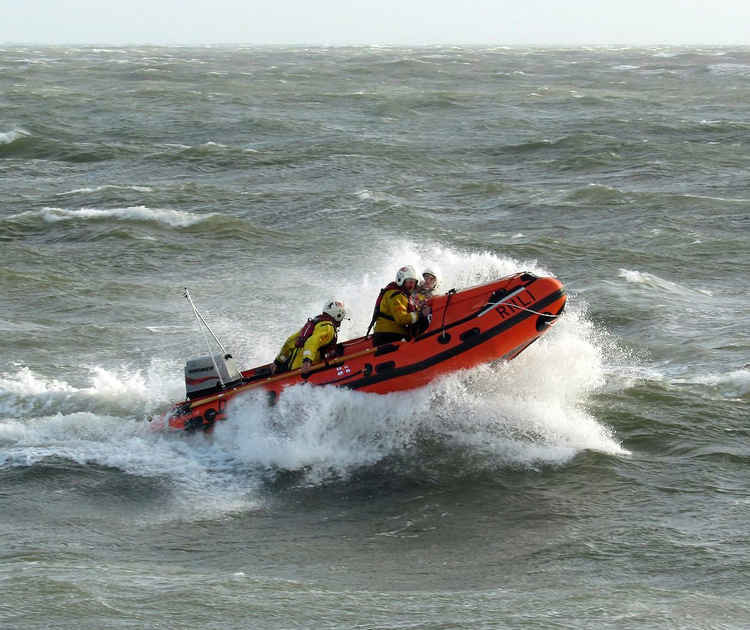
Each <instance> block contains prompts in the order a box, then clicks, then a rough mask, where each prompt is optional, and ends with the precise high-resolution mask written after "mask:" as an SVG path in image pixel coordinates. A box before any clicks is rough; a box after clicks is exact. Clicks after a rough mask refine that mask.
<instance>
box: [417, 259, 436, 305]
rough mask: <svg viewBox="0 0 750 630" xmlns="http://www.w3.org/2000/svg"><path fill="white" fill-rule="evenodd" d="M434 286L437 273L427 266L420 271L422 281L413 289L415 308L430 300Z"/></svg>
mask: <svg viewBox="0 0 750 630" xmlns="http://www.w3.org/2000/svg"><path fill="white" fill-rule="evenodd" d="M435 287H437V274H436V273H435V272H434V271H433V270H432V269H430V268H427V269H425V270H424V271H423V272H422V282H420V283H419V284H418V285H417V288H416V289H414V295H413V298H414V304H415V305H416V307H417V309H421V307H422V306H423V305H424V304H426V303H427V302H429V301H430V299H431V298H432V294H433V293H434V291H435Z"/></svg>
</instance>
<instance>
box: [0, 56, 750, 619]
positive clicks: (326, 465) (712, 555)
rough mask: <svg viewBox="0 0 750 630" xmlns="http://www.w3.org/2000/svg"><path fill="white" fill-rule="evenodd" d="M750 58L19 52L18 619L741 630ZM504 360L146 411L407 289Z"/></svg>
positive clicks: (351, 331)
mask: <svg viewBox="0 0 750 630" xmlns="http://www.w3.org/2000/svg"><path fill="white" fill-rule="evenodd" d="M749 172H750V49H742V48H731V49H730V48H704V49H697V48H691V49H686V48H668V47H661V48H649V49H637V48H616V49H615V48H612V49H607V48H599V49H583V48H577V49H551V48H550V49H524V48H464V47H435V48H389V47H381V48H375V47H366V48H309V49H308V48H253V47H244V48H243V47H233V48H230V47H225V48H220V47H216V48H146V47H140V48H134V47H131V48H93V47H85V48H80V47H79V48H72V47H55V48H42V47H15V46H5V47H4V48H0V592H1V593H2V596H0V626H2V627H4V628H18V629H32V628H39V629H41V628H44V629H46V628H76V629H89V628H91V629H94V628H96V629H98V628H217V629H219V628H221V629H226V628H259V629H264V630H265V629H267V630H277V629H278V630H281V629H291V628H315V629H320V628H329V629H349V628H363V629H364V628H368V629H370V628H377V629H393V630H396V629H407V628H408V629H417V628H419V629H425V630H426V629H430V630H432V629H467V630H468V629H471V630H476V629H481V628H485V629H496V628H538V629H544V630H547V629H549V628H587V629H588V628H617V629H623V628H658V629H663V628H721V629H735V628H736V629H739V628H747V627H748V626H750V602H749V601H748V593H750V586H749V585H750V533H749V531H750V527H749V526H748V521H749V520H750V426H749V420H750V418H749V414H748V402H749V400H750V352H749V349H750V334H749V332H748V331H749V330H750V308H749V303H748V284H749V283H748V275H749V274H750V178H749V177H748V173H749ZM407 263H408V264H412V265H414V266H415V267H416V268H417V269H420V268H424V267H425V266H430V267H433V268H435V269H436V270H437V271H438V273H439V276H440V286H439V288H440V289H441V290H443V291H447V290H448V289H451V288H464V287H467V286H471V285H473V284H476V283H478V282H482V281H486V280H490V279H493V278H495V277H497V276H500V275H505V274H509V273H514V272H516V271H531V272H534V273H537V274H550V275H554V276H556V277H558V278H559V279H560V280H561V281H562V282H563V283H564V284H565V286H566V288H567V291H568V295H569V302H568V308H567V310H566V313H565V315H564V316H563V317H562V318H561V320H560V321H559V322H558V324H557V325H556V326H555V327H553V328H552V329H551V330H550V332H549V334H548V335H547V336H545V337H544V338H543V340H541V341H540V342H538V343H536V344H534V345H533V346H532V347H531V348H530V349H529V350H527V351H526V352H525V353H524V354H522V355H521V356H520V357H519V358H518V359H516V360H515V361H513V362H511V363H509V364H494V365H485V366H482V367H480V368H477V369H474V370H470V371H467V372H464V373H458V374H454V375H452V376H450V377H448V378H445V379H444V380H441V381H438V382H435V383H433V384H432V385H430V386H429V387H427V388H425V389H423V390H419V391H414V392H409V393H401V394H393V395H388V396H377V395H366V394H362V393H358V392H349V391H339V390H328V389H311V388H308V387H305V386H303V387H300V388H294V389H291V390H288V391H287V392H286V393H285V394H284V395H283V396H282V397H281V399H280V401H279V403H278V404H277V405H276V406H273V407H270V406H268V404H267V401H265V400H261V399H260V398H257V397H253V396H248V397H247V398H246V399H243V400H242V402H241V404H238V405H237V406H236V407H235V409H234V410H233V413H232V414H231V415H230V417H229V419H228V420H227V421H226V422H224V423H223V424H221V425H220V426H218V427H217V429H216V431H215V432H214V433H213V434H212V435H203V434H197V435H196V434H193V435H164V434H160V433H158V432H154V431H153V430H152V429H151V426H150V425H149V423H148V422H147V421H146V420H145V418H146V417H147V416H149V415H152V414H157V413H160V412H161V411H163V410H164V409H166V408H167V407H168V406H169V405H170V404H171V403H173V402H175V401H177V400H181V399H182V398H184V384H183V380H182V379H183V371H182V370H183V365H184V362H185V361H186V360H187V359H188V358H191V357H194V356H196V355H201V354H205V352H206V349H205V344H204V339H203V337H202V336H201V332H200V330H199V328H198V326H197V324H196V321H195V319H194V317H193V314H192V311H191V310H190V308H189V305H188V304H187V303H186V302H185V300H184V299H183V297H182V288H183V287H185V286H188V287H189V288H190V290H191V292H192V294H193V297H194V299H195V300H196V303H197V304H198V306H199V308H201V310H202V311H203V313H204V315H205V317H206V319H207V321H208V322H209V323H210V325H211V326H212V328H213V330H214V332H216V334H217V335H218V336H219V338H220V339H221V340H222V341H223V343H224V345H225V346H227V348H228V349H229V350H230V351H231V352H232V353H233V354H234V356H235V357H236V358H237V359H238V361H239V363H240V364H241V365H242V366H243V367H251V366H253V365H256V364H259V363H262V362H266V361H269V360H270V359H271V358H272V357H273V356H274V354H275V352H276V351H277V350H278V348H279V346H280V345H281V343H282V342H283V340H284V339H285V338H286V336H287V335H289V334H290V333H291V332H293V331H294V330H296V329H297V328H299V327H300V326H301V325H302V323H304V321H305V319H306V317H307V316H310V315H315V314H317V313H318V312H319V311H320V308H321V305H322V303H323V301H324V300H326V299H327V298H329V297H332V296H335V297H337V298H339V299H343V300H344V301H345V302H346V303H347V304H348V305H349V307H350V310H351V315H352V319H351V321H349V322H346V323H345V325H344V327H343V330H342V336H343V337H356V336H360V335H362V334H363V333H364V331H365V329H366V328H367V324H368V322H369V316H370V311H371V308H372V305H373V302H374V299H375V297H376V296H377V293H378V289H379V288H380V287H381V286H384V285H385V284H386V283H387V282H389V281H390V279H391V278H392V277H393V275H394V273H395V271H396V269H397V268H398V267H400V266H401V265H403V264H407Z"/></svg>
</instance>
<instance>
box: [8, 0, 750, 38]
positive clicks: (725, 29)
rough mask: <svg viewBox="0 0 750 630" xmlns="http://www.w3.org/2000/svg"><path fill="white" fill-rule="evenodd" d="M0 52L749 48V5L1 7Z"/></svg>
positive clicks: (341, 1)
mask: <svg viewBox="0 0 750 630" xmlns="http://www.w3.org/2000/svg"><path fill="white" fill-rule="evenodd" d="M0 16H1V18H0V43H3V44H8V43H32V44H112V45H119V44H127V43H132V44H144V43H154V44H211V43H241V44H324V45H325V44H415V45H417V44H451V43H455V44H497V45H503V44H508V45H514V44H515V45H518V44H533V45H544V44H549V45H553V44H598V45H607V44H615V45H616V44H672V45H681V44H727V45H743V44H750V35H749V34H750V0H724V1H722V0H716V1H715V2H712V1H710V0H630V1H623V0H565V1H563V0H554V1H553V0H455V1H452V2H448V1H447V0H319V1H318V2H311V1H310V0H244V1H243V0H150V1H149V0H127V1H126V0H118V1H116V2H115V1H113V0H98V1H97V0H65V1H64V2H61V1H60V0H0Z"/></svg>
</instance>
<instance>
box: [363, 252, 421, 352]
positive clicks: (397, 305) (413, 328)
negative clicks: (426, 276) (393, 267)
mask: <svg viewBox="0 0 750 630" xmlns="http://www.w3.org/2000/svg"><path fill="white" fill-rule="evenodd" d="M417 282H419V279H418V277H417V273H416V271H414V267H412V266H410V265H406V266H405V267H401V269H399V270H398V271H397V272H396V281H395V282H391V283H390V284H389V285H388V286H386V287H385V288H384V289H382V290H381V291H380V295H379V296H378V299H377V302H375V309H374V310H373V313H372V322H370V328H372V326H373V324H374V326H375V334H374V335H373V343H374V344H375V345H376V346H379V345H381V344H384V343H391V342H393V341H401V340H402V339H408V338H409V337H411V336H412V334H413V333H418V332H419V330H420V329H421V330H424V328H426V327H427V326H426V325H425V324H428V317H429V307H425V309H424V310H423V311H422V312H420V311H418V310H417V307H416V306H415V304H414V301H413V299H412V292H413V291H414V289H415V288H416V286H417ZM367 332H368V334H369V332H370V330H369V329H368V331H367Z"/></svg>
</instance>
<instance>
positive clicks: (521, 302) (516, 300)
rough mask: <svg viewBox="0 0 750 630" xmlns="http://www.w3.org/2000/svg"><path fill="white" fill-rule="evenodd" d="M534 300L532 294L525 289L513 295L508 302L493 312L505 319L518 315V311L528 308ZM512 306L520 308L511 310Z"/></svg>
mask: <svg viewBox="0 0 750 630" xmlns="http://www.w3.org/2000/svg"><path fill="white" fill-rule="evenodd" d="M535 300H536V298H535V297H534V294H533V293H532V292H531V291H529V290H528V289H526V291H524V292H523V293H519V294H518V295H514V296H513V297H512V298H511V299H510V300H507V301H505V302H503V303H502V304H500V305H498V307H497V308H496V309H495V311H497V314H498V315H500V317H501V318H502V319H506V318H508V317H511V316H513V315H515V314H516V313H518V312H519V310H520V309H523V308H529V307H530V306H531V305H532V304H533V303H534V302H535ZM513 305H515V306H518V307H520V308H513Z"/></svg>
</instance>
